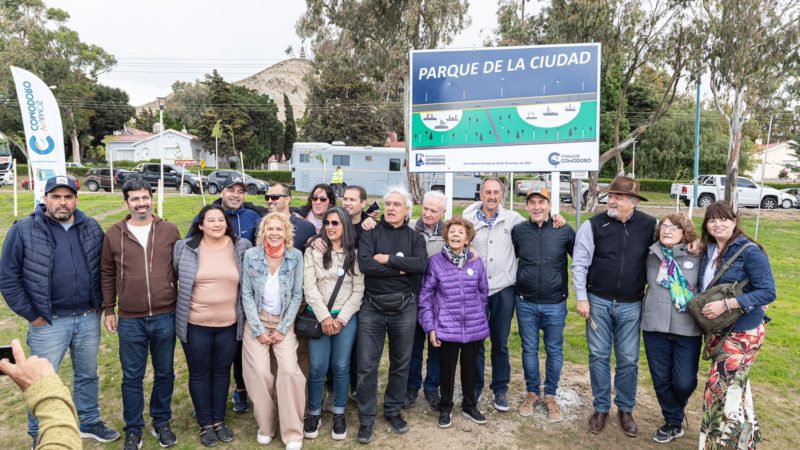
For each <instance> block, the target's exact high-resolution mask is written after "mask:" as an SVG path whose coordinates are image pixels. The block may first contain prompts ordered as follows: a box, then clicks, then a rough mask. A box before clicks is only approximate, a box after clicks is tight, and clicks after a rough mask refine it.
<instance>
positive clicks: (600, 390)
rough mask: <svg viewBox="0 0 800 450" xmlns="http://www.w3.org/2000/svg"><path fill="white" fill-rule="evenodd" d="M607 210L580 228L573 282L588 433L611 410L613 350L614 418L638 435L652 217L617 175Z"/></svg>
mask: <svg viewBox="0 0 800 450" xmlns="http://www.w3.org/2000/svg"><path fill="white" fill-rule="evenodd" d="M602 190H603V191H604V192H607V193H608V210H607V211H606V212H605V213H603V214H598V215H596V216H594V217H592V218H591V219H589V220H588V221H586V222H584V223H583V225H581V227H580V228H579V229H578V234H577V237H576V242H575V249H574V252H573V259H572V280H573V284H574V287H575V294H576V298H577V312H578V315H580V316H582V317H584V318H586V340H587V342H588V344H589V373H590V379H591V384H592V394H593V395H594V402H593V405H594V414H592V416H591V417H590V418H589V430H590V431H591V432H592V433H595V434H596V433H600V432H601V431H603V428H604V427H605V423H606V419H607V418H608V413H609V410H610V409H611V350H612V343H613V349H614V352H615V354H616V360H617V367H616V370H615V376H614V386H615V388H616V392H617V394H616V397H615V399H614V403H615V404H616V405H617V416H618V420H619V424H620V427H621V428H622V431H623V432H624V433H625V434H626V435H628V436H631V437H635V436H636V432H637V427H636V422H635V421H634V419H633V415H632V412H633V408H634V406H636V381H637V376H638V364H639V325H640V322H641V313H642V299H643V298H644V287H645V283H646V271H645V261H646V259H647V255H648V252H649V248H650V246H651V245H652V244H653V243H654V242H655V240H656V237H655V230H656V223H657V222H656V219H655V218H653V217H651V216H649V215H647V214H645V213H644V212H641V211H638V210H637V209H636V207H637V206H638V205H639V202H640V201H647V199H646V198H644V197H642V196H641V195H640V194H639V182H638V181H636V180H634V179H633V178H629V177H624V176H619V177H616V178H615V179H614V181H613V182H612V183H611V185H610V186H609V187H608V188H605V189H602Z"/></svg>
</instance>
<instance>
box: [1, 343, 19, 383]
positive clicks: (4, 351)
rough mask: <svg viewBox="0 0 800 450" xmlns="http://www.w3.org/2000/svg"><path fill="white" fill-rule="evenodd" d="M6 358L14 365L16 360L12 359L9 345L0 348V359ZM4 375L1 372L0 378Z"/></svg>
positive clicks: (12, 354)
mask: <svg viewBox="0 0 800 450" xmlns="http://www.w3.org/2000/svg"><path fill="white" fill-rule="evenodd" d="M3 358H6V359H8V361H9V362H10V363H11V364H16V363H17V362H16V360H15V359H14V353H13V352H12V351H11V346H10V345H3V346H0V359H3ZM2 375H5V374H4V373H3V372H0V376H2Z"/></svg>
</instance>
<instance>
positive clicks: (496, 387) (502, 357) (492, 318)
mask: <svg viewBox="0 0 800 450" xmlns="http://www.w3.org/2000/svg"><path fill="white" fill-rule="evenodd" d="M515 297H516V295H515V294H514V286H508V287H506V288H503V289H501V290H499V291H497V292H495V293H494V294H492V295H490V296H489V304H488V305H486V316H487V317H488V319H489V339H491V341H492V384H491V385H489V388H490V389H491V390H492V392H503V393H505V392H508V383H509V381H511V362H510V361H509V359H508V334H509V333H511V320H512V319H513V318H514V298H515ZM485 368H486V355H485V350H484V346H483V344H481V347H480V349H478V364H477V366H476V371H477V372H476V373H475V394H476V397H478V396H480V393H481V391H482V390H483V373H484V370H485Z"/></svg>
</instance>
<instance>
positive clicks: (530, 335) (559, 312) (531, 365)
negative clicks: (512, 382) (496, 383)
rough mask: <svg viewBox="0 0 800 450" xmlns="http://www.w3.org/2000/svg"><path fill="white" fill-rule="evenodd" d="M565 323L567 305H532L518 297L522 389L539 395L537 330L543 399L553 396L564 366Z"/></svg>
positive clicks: (532, 303)
mask: <svg viewBox="0 0 800 450" xmlns="http://www.w3.org/2000/svg"><path fill="white" fill-rule="evenodd" d="M566 320H567V302H560V303H552V304H551V303H534V302H529V301H526V300H523V299H522V297H517V324H518V325H519V336H520V338H521V340H522V369H523V371H524V372H525V388H526V390H527V391H528V392H533V393H534V394H537V395H539V394H540V392H539V386H540V384H541V379H540V378H539V330H542V332H543V334H544V349H545V351H546V352H547V360H546V362H545V379H544V393H545V395H556V391H557V390H558V380H559V378H561V367H562V366H563V365H564V351H563V350H564V325H565V324H566Z"/></svg>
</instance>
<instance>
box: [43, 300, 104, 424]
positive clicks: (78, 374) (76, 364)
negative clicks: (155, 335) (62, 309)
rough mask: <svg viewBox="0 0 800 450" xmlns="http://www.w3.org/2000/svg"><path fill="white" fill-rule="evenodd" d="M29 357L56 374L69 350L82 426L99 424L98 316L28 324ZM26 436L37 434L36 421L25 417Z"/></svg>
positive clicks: (75, 316)
mask: <svg viewBox="0 0 800 450" xmlns="http://www.w3.org/2000/svg"><path fill="white" fill-rule="evenodd" d="M28 347H30V349H31V354H32V355H36V356H38V357H40V358H45V359H47V360H48V361H50V363H51V364H52V365H53V368H54V369H55V370H56V372H58V368H59V367H60V366H61V360H62V359H63V358H64V355H66V354H67V350H69V355H70V358H71V359H72V377H73V385H72V396H73V399H74V401H75V409H76V410H77V411H78V421H79V422H80V425H81V426H84V427H85V426H91V425H94V424H96V423H97V422H99V421H100V405H98V403H97V390H98V381H99V378H98V376H97V353H98V350H99V348H100V317H99V316H98V315H97V314H96V313H95V312H94V311H90V312H88V313H85V314H81V315H74V316H73V315H70V316H63V317H55V316H54V317H53V324H52V325H42V326H40V327H34V326H33V325H30V324H29V325H28ZM28 434H29V435H31V436H32V437H34V438H35V437H37V436H38V435H39V421H38V420H36V418H35V417H33V416H32V415H30V414H28Z"/></svg>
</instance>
